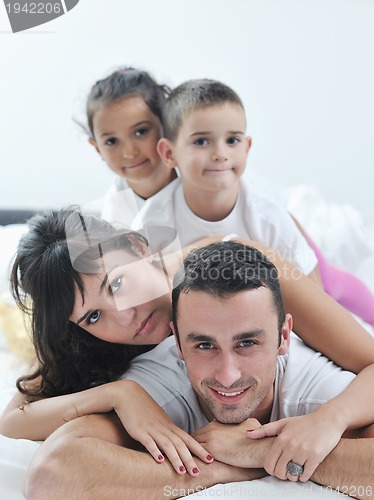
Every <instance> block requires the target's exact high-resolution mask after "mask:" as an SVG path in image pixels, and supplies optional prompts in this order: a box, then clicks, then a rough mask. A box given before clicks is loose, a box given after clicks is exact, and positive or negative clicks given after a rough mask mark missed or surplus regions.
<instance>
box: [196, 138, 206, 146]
mask: <svg viewBox="0 0 374 500" xmlns="http://www.w3.org/2000/svg"><path fill="white" fill-rule="evenodd" d="M194 144H195V145H196V146H206V145H207V144H208V140H207V139H196V141H195V142H194Z"/></svg>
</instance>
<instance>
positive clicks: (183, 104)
mask: <svg viewBox="0 0 374 500" xmlns="http://www.w3.org/2000/svg"><path fill="white" fill-rule="evenodd" d="M227 102H230V103H232V104H236V105H237V106H240V107H241V108H242V109H243V111H244V106H243V103H242V101H241V99H240V97H239V96H238V94H237V93H236V92H235V91H234V90H232V89H231V88H230V87H228V86H227V85H225V84H224V83H221V82H218V81H216V80H208V79H200V80H188V81H187V82H184V83H182V84H181V85H178V87H176V88H175V89H174V90H172V91H171V93H170V95H169V97H168V99H167V100H166V103H165V106H164V110H163V125H164V136H165V137H166V139H169V140H170V141H175V140H176V139H177V137H178V133H179V130H180V128H181V126H182V122H183V119H184V117H185V116H186V114H187V113H189V112H190V111H193V110H195V109H198V108H204V107H209V106H214V105H216V104H225V103H227Z"/></svg>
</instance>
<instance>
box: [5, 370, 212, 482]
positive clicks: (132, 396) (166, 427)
mask: <svg viewBox="0 0 374 500" xmlns="http://www.w3.org/2000/svg"><path fill="white" fill-rule="evenodd" d="M22 399H23V396H22V394H20V393H17V394H16V395H15V396H14V397H13V399H12V400H11V402H10V403H9V404H8V406H7V408H6V409H5V411H4V413H3V415H2V416H1V420H0V432H1V433H2V434H4V435H6V436H8V437H13V438H25V439H32V440H44V439H46V438H47V437H48V436H49V435H50V434H52V433H53V432H54V431H55V430H56V429H58V428H59V427H61V426H62V425H63V424H64V423H66V422H68V421H70V420H74V419H76V418H78V417H82V416H86V415H90V414H93V413H108V412H111V411H113V410H114V411H115V412H116V414H117V416H118V417H119V419H120V420H121V422H122V425H123V426H124V428H125V429H126V431H127V432H128V433H129V435H130V436H131V437H132V438H133V439H134V440H135V441H137V442H139V443H140V444H141V445H143V446H144V447H145V448H146V449H147V450H148V452H149V453H150V454H151V455H152V456H153V458H154V459H155V460H156V461H157V462H159V463H161V462H163V461H164V455H163V453H164V454H165V455H166V456H167V457H168V459H169V460H170V462H171V463H172V465H173V467H174V469H175V470H176V471H177V472H178V473H179V474H181V473H182V474H183V473H184V472H185V471H186V470H187V471H188V472H189V473H190V474H191V475H197V474H198V472H199V471H198V469H197V466H196V461H195V460H194V459H193V458H192V456H191V453H190V452H192V453H193V454H194V455H196V456H197V457H198V458H200V459H201V460H203V461H205V462H206V463H210V462H212V458H211V457H210V458H209V457H208V455H209V454H208V452H207V451H206V450H204V448H203V447H202V446H201V445H200V444H199V443H197V442H196V441H195V440H194V439H193V438H192V437H191V436H189V434H187V433H186V432H184V431H183V430H182V429H180V428H179V427H177V426H176V425H175V424H174V423H173V422H172V421H171V419H170V418H169V417H168V415H167V414H166V413H165V412H164V410H162V408H161V407H160V406H159V405H158V404H157V403H156V402H155V401H154V400H153V399H152V398H151V397H150V396H149V394H148V393H147V392H146V391H145V390H144V389H143V388H142V387H141V386H139V385H138V384H137V383H136V382H133V381H131V380H118V381H116V382H111V383H109V384H105V385H101V386H98V387H94V388H92V389H87V390H86V391H82V392H78V393H74V394H69V395H64V396H57V397H54V398H47V399H41V400H39V401H34V402H32V403H28V404H22ZM160 448H161V449H162V450H163V453H162V452H161V450H160Z"/></svg>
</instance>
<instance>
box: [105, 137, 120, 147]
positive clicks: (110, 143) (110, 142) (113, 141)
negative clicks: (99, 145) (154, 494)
mask: <svg viewBox="0 0 374 500" xmlns="http://www.w3.org/2000/svg"><path fill="white" fill-rule="evenodd" d="M117 142H118V141H117V139H116V138H115V137H110V138H109V139H108V140H107V141H106V142H105V145H106V146H114V144H117Z"/></svg>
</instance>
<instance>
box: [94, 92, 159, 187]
mask: <svg viewBox="0 0 374 500" xmlns="http://www.w3.org/2000/svg"><path fill="white" fill-rule="evenodd" d="M161 130H162V127H161V123H160V120H159V119H158V118H157V116H155V115H154V114H153V113H152V111H151V110H150V109H149V107H148V105H147V104H146V103H145V101H144V100H143V99H142V97H139V96H136V97H124V98H123V99H119V100H117V101H114V102H112V103H110V104H103V105H102V106H100V107H99V109H98V110H97V111H96V113H95V115H94V118H93V132H94V136H95V140H90V142H91V144H93V145H94V146H95V147H96V149H97V151H98V152H99V154H100V155H101V157H102V158H103V160H104V161H105V162H106V163H107V164H108V166H109V168H110V169H111V170H113V172H115V173H116V174H118V175H120V176H122V177H125V178H126V179H127V180H128V181H130V183H131V181H132V182H139V181H144V180H146V179H148V178H149V177H151V176H152V174H154V171H155V169H157V168H158V167H159V166H160V165H161V160H160V157H159V155H158V153H157V148H156V146H157V142H158V140H159V138H160V136H161Z"/></svg>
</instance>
